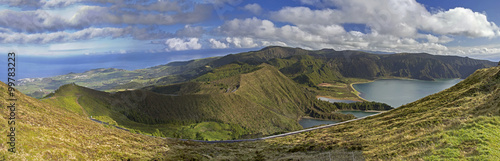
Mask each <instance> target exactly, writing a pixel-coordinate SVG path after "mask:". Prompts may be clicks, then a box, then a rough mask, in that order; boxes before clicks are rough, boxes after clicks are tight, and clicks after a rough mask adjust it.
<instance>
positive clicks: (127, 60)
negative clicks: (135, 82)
mask: <svg viewBox="0 0 500 161" xmlns="http://www.w3.org/2000/svg"><path fill="white" fill-rule="evenodd" d="M254 50H259V49H257V48H255V49H254V48H252V49H206V50H193V51H175V52H163V53H126V54H99V55H77V56H65V57H37V56H24V55H23V53H16V78H17V79H22V78H41V77H52V76H57V75H64V74H68V73H71V72H73V73H81V72H85V71H88V70H92V69H97V68H118V69H126V70H135V69H143V68H148V67H153V66H157V65H164V64H167V63H169V62H173V61H187V60H192V59H200V58H207V57H214V56H224V55H227V54H236V53H240V52H246V51H254ZM0 62H1V63H2V64H5V66H2V69H0V80H2V81H6V79H7V77H6V76H7V65H6V64H7V59H6V57H5V59H0Z"/></svg>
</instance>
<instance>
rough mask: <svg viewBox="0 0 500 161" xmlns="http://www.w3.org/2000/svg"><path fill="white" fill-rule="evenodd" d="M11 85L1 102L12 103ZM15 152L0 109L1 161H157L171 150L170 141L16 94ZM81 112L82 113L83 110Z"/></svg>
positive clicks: (2, 87)
mask: <svg viewBox="0 0 500 161" xmlns="http://www.w3.org/2000/svg"><path fill="white" fill-rule="evenodd" d="M7 88H8V86H7V85H5V84H4V83H0V91H2V92H0V103H1V104H2V105H5V106H6V105H7V104H8V103H10V102H11V101H8V100H7V99H10V98H11V97H10V96H9V95H8V90H7ZM15 98H16V99H17V101H16V102H15V103H16V123H15V129H16V133H15V136H16V144H15V148H16V153H15V154H13V153H11V152H9V151H8V148H11V147H10V145H9V144H8V143H7V140H8V139H9V138H7V134H8V132H10V131H9V129H10V125H8V123H7V120H8V116H9V115H10V111H9V110H8V109H7V108H2V110H0V133H2V134H3V135H2V136H0V139H1V140H2V141H1V143H0V160H127V159H131V160H139V159H146V160H149V159H151V160H154V159H159V158H164V157H165V156H166V154H165V153H166V152H167V151H169V150H170V147H169V146H168V145H167V141H166V140H164V139H156V138H152V137H149V136H143V135H139V134H132V133H129V132H124V131H123V130H118V129H115V128H110V127H106V126H104V125H101V124H98V123H96V122H93V121H91V120H89V119H88V118H87V117H83V116H82V115H81V113H78V110H75V111H72V110H65V109H61V108H56V107H55V106H53V105H51V104H48V103H44V102H41V101H39V100H37V99H34V98H31V97H28V96H26V95H24V94H22V93H20V92H15ZM80 112H81V110H80Z"/></svg>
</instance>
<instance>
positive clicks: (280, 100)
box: [43, 64, 319, 140]
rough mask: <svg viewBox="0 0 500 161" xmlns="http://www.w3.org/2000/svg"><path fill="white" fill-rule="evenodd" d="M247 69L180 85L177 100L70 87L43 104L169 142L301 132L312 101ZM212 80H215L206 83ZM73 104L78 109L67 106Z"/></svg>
mask: <svg viewBox="0 0 500 161" xmlns="http://www.w3.org/2000/svg"><path fill="white" fill-rule="evenodd" d="M243 66H244V65H243ZM247 68H248V70H249V71H250V72H249V73H246V74H236V75H234V74H230V73H231V72H227V70H226V68H224V67H221V69H219V70H220V71H226V72H223V73H229V74H230V75H229V76H228V77H225V78H219V75H220V73H219V72H215V73H212V74H210V73H209V74H207V75H211V76H210V77H208V76H201V77H199V78H200V80H199V81H195V82H191V83H185V84H182V85H181V87H179V88H177V90H180V91H182V92H180V93H176V94H180V95H164V94H158V93H154V92H149V91H145V90H136V91H124V92H117V93H115V94H109V93H105V92H99V91H95V90H91V89H88V88H83V87H79V86H75V85H71V84H70V85H66V86H63V87H61V88H60V89H59V90H58V91H57V92H56V94H55V95H54V96H53V97H51V98H47V99H44V100H43V101H44V102H49V103H52V104H54V105H64V106H61V107H62V108H66V109H68V110H71V111H77V110H78V109H79V106H80V105H81V106H82V107H83V108H84V109H85V111H86V112H87V113H88V115H91V116H95V117H99V118H105V119H108V120H109V119H111V120H113V121H115V122H116V123H117V124H118V125H121V126H124V127H127V128H131V129H137V130H141V131H143V132H147V133H153V132H154V131H155V129H159V130H160V131H162V132H163V133H164V134H165V135H166V136H169V137H181V138H190V139H196V138H200V137H199V136H197V135H207V136H202V137H201V138H202V139H208V140H219V139H225V140H228V139H234V138H240V137H241V136H242V135H247V134H250V135H269V134H273V133H278V132H285V131H292V130H298V129H301V126H300V125H299V124H298V122H297V120H298V119H299V118H300V117H301V116H303V115H305V113H304V112H305V109H308V108H312V106H313V102H314V101H316V100H315V98H314V97H313V96H312V95H310V93H308V92H307V91H303V88H301V87H299V86H298V85H297V84H296V83H295V82H293V81H292V80H290V79H289V78H287V77H286V76H284V75H283V74H281V73H280V72H279V71H278V70H277V69H275V68H274V67H272V66H270V65H267V64H263V65H260V66H258V68H255V67H244V69H247ZM231 69H234V67H231ZM216 71H217V70H216ZM243 71H246V70H243ZM212 77H213V78H216V80H213V81H207V80H210V79H206V78H212ZM221 84H222V85H221ZM227 88H229V90H228V89H227ZM160 89H162V88H160ZM164 90H165V89H164ZM153 91H154V90H153ZM167 91H170V90H167ZM158 92H160V91H158ZM76 98H78V103H75V102H73V103H68V102H66V101H67V100H76ZM317 102H319V101H317ZM80 111H81V110H80ZM80 113H81V112H80ZM202 122H211V123H209V124H208V123H204V124H201V123H202ZM200 126H202V127H203V128H201V127H200ZM221 129H224V130H223V131H222V132H220V134H219V136H218V137H215V136H214V135H210V136H208V133H207V132H217V131H220V130H221ZM197 133H199V134H197ZM228 133H229V134H228Z"/></svg>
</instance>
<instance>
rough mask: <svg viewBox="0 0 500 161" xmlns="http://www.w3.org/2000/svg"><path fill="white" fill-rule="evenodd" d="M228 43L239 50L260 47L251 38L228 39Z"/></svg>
mask: <svg viewBox="0 0 500 161" xmlns="http://www.w3.org/2000/svg"><path fill="white" fill-rule="evenodd" d="M226 41H227V42H228V43H231V44H233V45H234V46H235V47H237V48H254V47H257V46H259V45H258V44H257V43H255V42H254V40H253V38H250V37H227V38H226Z"/></svg>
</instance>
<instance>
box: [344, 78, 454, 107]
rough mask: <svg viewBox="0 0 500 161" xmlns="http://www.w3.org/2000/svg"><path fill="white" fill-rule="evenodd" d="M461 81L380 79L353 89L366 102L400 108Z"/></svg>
mask: <svg viewBox="0 0 500 161" xmlns="http://www.w3.org/2000/svg"><path fill="white" fill-rule="evenodd" d="M460 81H462V79H440V80H436V81H422V80H407V79H380V80H375V81H374V82H370V83H363V84H354V85H353V87H354V88H355V89H356V90H357V91H359V92H360V93H361V95H360V96H361V97H363V98H364V99H366V100H369V101H377V102H383V103H387V104H389V105H391V106H392V107H399V106H401V105H403V104H407V103H411V102H414V101H416V100H418V99H420V98H423V97H425V96H428V95H431V94H434V93H437V92H440V91H442V90H445V89H447V88H449V87H451V86H453V85H455V84H457V83H458V82H460Z"/></svg>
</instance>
